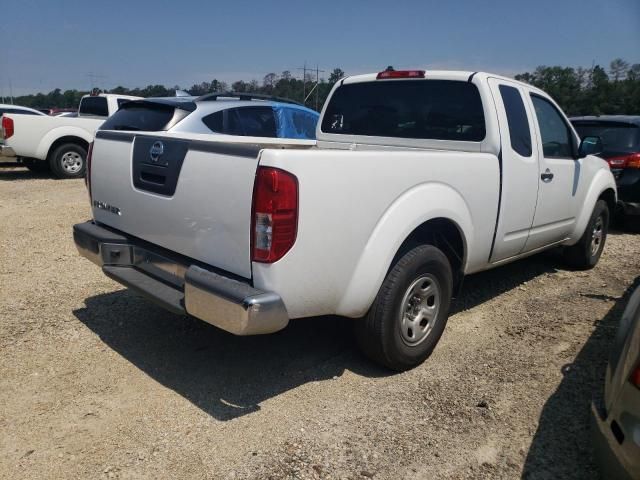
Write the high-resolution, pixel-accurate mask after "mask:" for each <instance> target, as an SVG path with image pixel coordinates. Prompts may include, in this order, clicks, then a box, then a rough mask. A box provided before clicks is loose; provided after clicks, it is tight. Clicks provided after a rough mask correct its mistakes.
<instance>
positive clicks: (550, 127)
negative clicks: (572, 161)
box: [531, 94, 573, 158]
mask: <svg viewBox="0 0 640 480" xmlns="http://www.w3.org/2000/svg"><path fill="white" fill-rule="evenodd" d="M531 101H532V102H533V107H534V109H535V111H536V118H537V119H538V126H539V128H540V136H541V137H542V151H543V152H544V156H545V158H573V141H572V136H571V131H570V130H569V126H568V125H567V124H566V123H565V121H564V119H563V118H562V116H561V115H560V113H559V112H558V110H557V109H556V107H555V106H554V105H553V104H552V103H551V102H549V101H548V100H547V99H545V98H542V97H540V96H538V95H535V94H531Z"/></svg>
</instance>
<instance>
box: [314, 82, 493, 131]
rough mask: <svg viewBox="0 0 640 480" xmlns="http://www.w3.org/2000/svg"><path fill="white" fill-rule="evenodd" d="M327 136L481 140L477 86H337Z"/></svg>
mask: <svg viewBox="0 0 640 480" xmlns="http://www.w3.org/2000/svg"><path fill="white" fill-rule="evenodd" d="M321 129H322V131H323V132H325V133H335V134H343V135H365V136H380V137H396V138H415V139H434V140H462V141H472V142H479V141H482V140H483V139H484V137H485V122H484V111H483V109H482V101H481V100H480V93H479V92H478V89H477V88H476V86H475V85H473V84H472V83H469V82H463V81H455V80H410V81H394V80H386V81H385V80H383V81H376V82H367V83H353V84H347V85H343V86H341V87H339V88H338V89H337V90H336V91H335V93H334V94H333V96H332V97H331V100H330V103H329V105H328V106H327V110H326V112H325V115H324V117H323V120H322V125H321Z"/></svg>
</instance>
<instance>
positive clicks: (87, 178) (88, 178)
mask: <svg viewBox="0 0 640 480" xmlns="http://www.w3.org/2000/svg"><path fill="white" fill-rule="evenodd" d="M92 156H93V142H91V143H90V144H89V149H88V150H87V172H86V174H85V176H84V184H85V185H86V186H87V190H88V191H89V200H91V157H92Z"/></svg>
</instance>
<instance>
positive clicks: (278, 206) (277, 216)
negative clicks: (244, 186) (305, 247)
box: [251, 167, 298, 263]
mask: <svg viewBox="0 0 640 480" xmlns="http://www.w3.org/2000/svg"><path fill="white" fill-rule="evenodd" d="M252 213H253V214H252V220H251V250H252V255H251V258H252V260H253V261H255V262H264V263H273V262H275V261H277V260H279V259H281V258H282V257H283V256H284V255H285V254H286V253H287V252H288V251H289V250H290V249H291V247H293V244H294V243H295V241H296V233H297V229H298V179H297V178H296V177H295V176H294V175H292V174H290V173H289V172H285V171H284V170H280V169H278V168H272V167H259V168H258V173H257V174H256V183H255V185H254V189H253V212H252Z"/></svg>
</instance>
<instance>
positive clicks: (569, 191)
mask: <svg viewBox="0 0 640 480" xmlns="http://www.w3.org/2000/svg"><path fill="white" fill-rule="evenodd" d="M529 101H530V104H531V107H532V111H533V112H534V117H535V122H534V125H535V136H536V141H537V143H538V149H537V150H538V201H537V204H536V212H535V215H534V218H533V225H532V228H531V231H530V232H529V238H528V239H527V243H526V245H525V248H524V250H525V251H530V250H534V249H536V248H540V247H545V246H547V245H551V244H553V243H557V242H561V241H562V240H565V239H566V238H568V237H569V235H570V234H571V232H572V231H573V228H574V224H575V222H576V211H577V210H578V206H577V205H576V203H577V198H578V196H577V193H578V190H579V187H580V181H581V177H582V176H583V175H580V167H581V162H582V160H576V159H575V157H574V152H575V149H576V146H575V145H576V138H575V134H574V132H573V129H571V127H570V126H569V122H568V121H567V120H566V118H565V117H564V115H563V114H562V113H561V112H560V110H559V109H558V107H557V106H556V105H555V104H554V103H553V102H551V101H550V100H549V99H548V98H546V97H543V96H541V95H538V94H536V93H533V92H531V93H530V95H529Z"/></svg>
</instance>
